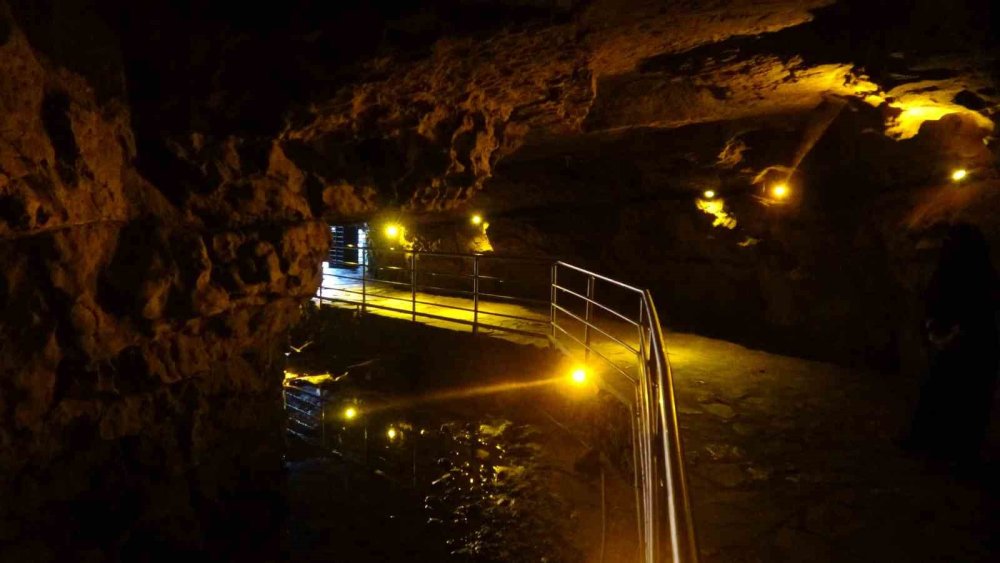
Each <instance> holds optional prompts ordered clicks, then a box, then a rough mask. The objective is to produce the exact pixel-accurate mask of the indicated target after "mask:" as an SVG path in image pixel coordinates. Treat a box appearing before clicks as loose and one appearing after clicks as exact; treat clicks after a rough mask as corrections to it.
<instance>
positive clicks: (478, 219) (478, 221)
mask: <svg viewBox="0 0 1000 563" xmlns="http://www.w3.org/2000/svg"><path fill="white" fill-rule="evenodd" d="M469 220H470V221H472V224H473V225H482V224H483V216H482V215H473V216H472V218H471V219H469Z"/></svg>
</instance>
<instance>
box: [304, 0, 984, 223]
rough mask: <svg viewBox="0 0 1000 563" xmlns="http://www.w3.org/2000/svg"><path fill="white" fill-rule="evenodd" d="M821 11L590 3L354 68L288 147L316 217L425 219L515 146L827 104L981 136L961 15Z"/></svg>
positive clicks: (976, 82)
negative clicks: (384, 214) (858, 104)
mask: <svg viewBox="0 0 1000 563" xmlns="http://www.w3.org/2000/svg"><path fill="white" fill-rule="evenodd" d="M830 4H831V2H826V1H819V2H801V1H775V2H670V3H661V2H639V1H634V2H633V1H624V2H623V1H608V0H605V1H596V2H593V3H589V4H581V5H579V6H575V7H573V8H572V9H570V10H569V12H568V13H566V14H564V18H563V20H564V21H560V22H556V23H553V22H543V23H534V24H532V25H526V26H514V27H510V28H504V29H501V30H498V31H494V32H487V33H481V34H477V35H475V36H470V37H463V38H443V39H440V40H438V41H436V42H434V43H433V44H432V45H431V47H430V49H429V50H428V52H427V53H426V55H425V56H422V57H419V58H416V59H409V60H408V58H407V57H403V56H401V55H387V56H382V57H378V58H375V59H373V60H371V61H369V62H368V63H366V65H364V67H363V68H364V70H363V71H362V72H361V73H360V75H359V76H360V78H359V79H358V80H357V81H356V83H354V84H351V85H348V86H345V87H342V88H340V89H339V90H338V91H337V92H336V95H335V96H334V97H333V99H332V100H326V101H323V102H320V103H316V104H315V105H313V106H312V108H311V110H310V113H309V114H307V115H306V116H304V120H303V121H302V122H298V123H293V125H292V127H291V128H290V129H289V130H287V131H286V132H285V134H284V139H286V141H285V143H286V147H289V148H294V151H292V154H293V156H292V159H293V160H295V161H296V162H298V163H300V165H302V166H303V167H306V168H309V169H314V170H317V173H318V174H319V176H321V177H322V179H323V182H324V183H325V184H327V185H328V187H327V188H326V192H325V194H326V195H324V199H325V200H328V201H331V202H334V201H339V200H342V198H343V197H344V196H345V195H353V197H354V199H355V200H356V203H354V204H351V206H350V207H351V208H353V209H362V208H370V207H371V206H372V205H377V204H376V203H375V199H378V198H375V196H374V194H375V193H378V192H380V191H382V190H383V188H385V187H388V186H385V185H384V184H388V185H389V186H391V188H392V189H391V191H390V192H388V193H389V195H390V199H389V202H394V203H397V204H400V205H405V206H408V207H410V208H412V209H414V210H425V209H444V208H447V207H449V206H451V205H453V204H455V203H456V202H459V201H462V200H463V199H465V198H467V197H468V196H469V194H470V190H471V189H475V188H478V187H480V186H481V185H482V183H483V181H484V180H486V179H487V178H489V177H490V176H491V175H492V173H493V168H494V165H495V163H496V162H497V161H498V160H499V159H502V158H503V157H505V156H507V155H509V154H511V153H513V152H515V151H516V150H517V149H518V148H519V147H520V146H521V145H522V144H523V143H524V142H525V141H528V142H532V143H534V144H535V145H544V144H546V143H563V142H566V141H567V140H568V141H569V142H573V141H572V138H573V137H575V136H578V135H580V134H584V133H593V132H601V131H613V130H618V129H627V128H637V127H654V128H666V129H671V128H677V127H681V126H686V125H691V124H698V123H710V122H719V121H735V120H746V119H748V118H764V119H766V118H767V117H769V116H789V115H795V114H799V115H801V114H805V113H808V112H810V111H812V110H813V109H814V108H817V107H818V106H820V105H821V104H822V103H823V102H824V100H827V99H830V98H831V97H838V98H847V99H854V100H857V101H863V102H865V103H867V104H870V105H872V106H873V107H879V108H880V109H881V111H882V113H883V114H884V115H883V120H882V121H883V123H882V124H881V127H882V128H883V132H884V134H886V135H888V136H891V137H893V138H900V139H904V138H909V137H913V136H914V135H916V133H917V131H918V129H919V126H920V125H921V123H923V122H924V121H926V120H928V119H939V118H941V117H942V116H944V115H948V114H959V115H962V116H964V118H965V119H967V120H968V121H970V122H972V123H973V124H975V126H976V127H978V128H980V129H982V130H983V133H982V134H983V135H985V134H986V133H988V132H989V131H991V130H992V127H993V124H992V122H991V120H990V116H992V115H993V112H994V110H995V107H996V91H995V90H994V89H993V88H992V86H991V84H992V76H990V75H989V72H990V69H991V67H990V61H991V60H992V59H991V56H992V54H991V53H988V52H984V51H982V48H981V45H980V44H979V43H977V41H979V40H980V39H982V36H981V32H982V30H981V29H978V30H977V28H976V25H977V19H976V17H975V12H974V10H973V9H971V8H970V9H969V10H968V11H964V12H963V10H962V9H961V7H959V8H953V9H951V10H948V11H942V10H941V9H940V8H938V7H936V3H932V2H923V3H921V2H917V3H896V4H893V3H889V4H887V5H881V6H877V7H871V6H868V5H867V4H865V3H861V2H843V3H840V4H837V5H832V6H831V5H830ZM972 8H975V7H974V6H973V7H972ZM979 25H980V26H981V25H982V23H981V22H979ZM931 30H933V33H935V34H936V35H934V34H931ZM928 35H930V36H929V37H928ZM897 49H898V50H897ZM299 123H301V124H299ZM719 148H721V147H719ZM366 153H373V154H377V155H378V156H377V157H376V158H375V160H374V161H370V162H369V161H367V160H366V158H365V154H366ZM307 154H308V155H310V157H306V156H305V155H307ZM345 155H348V156H346V157H345ZM351 155H353V156H355V157H357V158H356V160H354V159H352V158H351ZM331 157H332V158H331ZM320 161H322V164H318V163H319V162H320ZM771 164H773V165H782V164H783V165H790V164H792V163H789V162H774V163H771ZM382 193H383V195H386V194H385V192H384V191H383V192H382ZM373 198H375V199H373ZM385 201H386V200H385V199H382V202H385Z"/></svg>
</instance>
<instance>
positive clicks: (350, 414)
mask: <svg viewBox="0 0 1000 563" xmlns="http://www.w3.org/2000/svg"><path fill="white" fill-rule="evenodd" d="M357 416H358V409H356V408H354V407H347V408H346V409H344V418H346V419H347V420H353V419H355V418H357Z"/></svg>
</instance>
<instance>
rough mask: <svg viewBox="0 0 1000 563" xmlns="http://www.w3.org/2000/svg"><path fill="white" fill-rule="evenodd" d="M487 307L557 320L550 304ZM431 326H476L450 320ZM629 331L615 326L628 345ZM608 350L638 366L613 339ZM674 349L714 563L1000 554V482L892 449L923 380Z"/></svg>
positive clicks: (328, 283)
mask: <svg viewBox="0 0 1000 563" xmlns="http://www.w3.org/2000/svg"><path fill="white" fill-rule="evenodd" d="M329 273H334V272H332V271H330V272H329ZM352 275H353V274H352ZM343 289H350V286H349V285H347V284H345V283H343V282H342V281H335V279H334V278H332V277H329V276H327V277H325V278H324V289H323V290H322V295H323V296H324V297H339V296H340V295H338V292H340V293H341V294H342V291H341V290H343ZM375 290H376V292H377V293H378V294H379V295H378V296H376V297H375V298H374V303H376V304H383V303H389V302H392V300H391V299H390V298H391V297H405V298H406V299H407V300H409V298H410V295H409V291H399V290H394V289H389V288H387V287H378V285H377V284H376V287H375ZM418 299H419V300H421V301H425V302H428V303H435V304H441V305H455V304H457V303H456V302H463V301H464V300H462V299H457V300H453V298H446V297H438V296H433V295H427V294H418ZM393 303H395V304H394V305H392V306H395V307H399V308H402V309H407V308H408V307H409V302H405V303H404V302H403V301H396V302H393ZM400 305H402V306H400ZM482 306H483V307H484V308H486V309H487V310H492V311H496V312H509V313H516V314H517V315H518V316H524V317H526V318H537V319H539V320H542V321H546V320H547V319H548V312H547V311H541V310H532V309H530V308H524V307H517V306H513V305H509V304H497V303H482ZM369 311H370V312H372V313H376V314H385V313H383V312H380V311H379V310H377V309H369ZM418 311H421V312H433V313H434V314H439V315H440V316H446V317H449V318H451V317H453V316H454V318H464V319H466V320H471V316H469V315H470V314H468V313H463V312H461V311H456V310H453V309H448V308H446V307H438V306H436V305H418ZM666 313H667V314H668V313H669V312H666ZM388 315H389V316H397V317H404V318H409V317H410V315H408V314H402V313H388ZM462 315H466V316H462ZM499 322H501V323H502V322H508V321H506V320H500V321H499ZM510 322H512V323H517V324H512V325H510V326H513V327H514V328H521V329H523V328H525V327H527V326H528V325H527V324H525V323H523V322H521V321H510ZM427 324H435V325H437V326H442V327H448V328H458V329H459V330H470V327H468V326H464V325H457V324H453V323H448V322H445V321H439V320H431V321H429V322H428V323H427ZM504 326H507V325H504ZM626 328H627V327H620V328H619V329H617V330H615V331H612V333H613V334H616V335H618V336H619V337H624V339H627V338H628V337H627V335H628V333H629V332H630V331H629V330H626ZM507 337H511V336H507ZM512 338H515V339H521V340H522V341H523V340H524V339H525V337H521V336H517V335H514V336H512ZM528 340H530V339H528ZM626 341H628V342H634V341H635V340H634V339H627V340H626ZM539 342H544V341H539ZM598 346H599V347H598V349H599V350H604V351H606V352H607V353H608V355H609V356H611V357H612V358H613V359H614V360H616V361H621V362H627V361H628V357H627V355H626V354H622V353H617V352H616V351H615V350H614V349H613V347H611V346H606V347H603V348H602V347H601V346H603V345H601V344H599V345H598ZM667 346H668V352H669V357H670V361H671V363H672V365H673V368H674V373H675V385H676V392H677V395H678V401H679V405H678V406H679V409H680V420H681V427H682V428H683V438H684V441H685V443H684V445H685V453H686V457H687V462H688V469H689V480H690V482H691V486H692V491H693V493H692V494H693V502H694V510H695V519H696V522H697V526H698V527H697V530H698V535H699V540H700V544H701V545H700V547H701V550H702V553H703V559H704V560H705V561H810V562H813V563H815V562H820V561H990V560H996V557H997V555H996V554H997V553H1000V545H998V543H1000V542H998V538H995V537H994V532H995V531H996V530H998V529H1000V503H998V493H997V488H996V483H995V482H994V483H987V482H984V481H983V480H981V479H980V480H966V481H959V480H957V479H955V478H953V477H951V476H950V475H948V474H947V473H946V472H943V471H940V470H938V471H935V469H934V468H933V467H931V466H929V465H928V464H927V463H926V462H923V461H920V460H915V459H909V458H907V457H906V456H904V455H902V453H901V452H900V451H899V450H898V449H897V448H896V447H895V446H894V445H893V444H892V441H891V440H892V438H893V437H895V436H896V435H897V434H898V432H899V431H900V430H901V428H903V427H904V426H905V424H906V421H907V418H908V415H909V405H910V404H911V403H912V400H913V399H914V396H913V395H914V393H913V391H912V390H913V388H914V387H915V386H914V385H913V384H912V382H907V381H902V380H900V379H898V378H891V377H888V376H885V375H881V374H876V373H869V372H864V371H858V370H852V369H847V368H843V367H838V366H834V365H830V364H823V363H818V362H810V361H806V360H801V359H797V358H791V357H787V356H779V355H775V354H768V353H765V352H760V351H756V350H750V349H747V348H744V347H741V346H738V345H735V344H731V343H728V342H724V341H720V340H714V339H709V338H702V337H699V336H695V335H690V334H682V333H670V334H669V335H668V336H667ZM994 479H995V477H994Z"/></svg>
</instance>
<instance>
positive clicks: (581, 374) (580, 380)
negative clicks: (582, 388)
mask: <svg viewBox="0 0 1000 563" xmlns="http://www.w3.org/2000/svg"><path fill="white" fill-rule="evenodd" d="M570 377H572V379H573V383H576V384H577V385H582V384H584V383H586V382H587V370H585V369H583V368H576V369H575V370H573V375H571V376H570Z"/></svg>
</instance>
